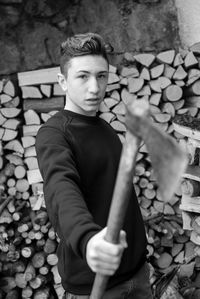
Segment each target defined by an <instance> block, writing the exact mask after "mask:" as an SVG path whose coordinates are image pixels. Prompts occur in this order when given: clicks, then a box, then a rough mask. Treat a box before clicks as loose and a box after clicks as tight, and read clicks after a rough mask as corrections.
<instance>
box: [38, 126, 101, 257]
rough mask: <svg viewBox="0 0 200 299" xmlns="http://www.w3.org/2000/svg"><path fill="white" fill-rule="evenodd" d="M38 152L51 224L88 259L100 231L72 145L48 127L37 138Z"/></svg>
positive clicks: (60, 132)
mask: <svg viewBox="0 0 200 299" xmlns="http://www.w3.org/2000/svg"><path fill="white" fill-rule="evenodd" d="M36 152H37V158H38V164H39V169H40V172H41V175H42V177H43V180H44V197H45V203H46V208H47V211H48V215H49V218H50V221H51V222H52V225H53V227H54V228H55V230H56V232H57V233H58V236H59V238H60V239H62V240H64V242H65V243H66V244H67V245H68V246H71V248H72V249H73V251H74V252H75V253H76V254H77V255H79V256H80V257H82V258H84V259H85V249H86V244H87V241H88V240H89V238H90V237H92V236H93V235H94V234H96V233H97V232H98V231H100V230H101V227H100V226H99V225H97V224H95V223H94V220H93V217H92V215H91V214H90V213H89V211H88V208H87V205H86V202H85V200H84V196H83V194H82V191H81V178H80V176H79V173H78V170H77V165H76V160H75V155H74V153H73V150H72V146H71V144H70V141H69V140H67V138H66V136H65V135H64V132H62V131H61V130H60V129H58V128H55V127H50V126H47V125H46V126H43V127H42V128H41V129H40V130H39V132H38V134H37V137H36Z"/></svg>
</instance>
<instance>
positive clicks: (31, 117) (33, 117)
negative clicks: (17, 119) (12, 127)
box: [24, 109, 41, 125]
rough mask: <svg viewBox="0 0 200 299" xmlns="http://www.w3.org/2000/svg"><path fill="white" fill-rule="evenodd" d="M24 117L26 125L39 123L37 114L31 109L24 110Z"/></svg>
mask: <svg viewBox="0 0 200 299" xmlns="http://www.w3.org/2000/svg"><path fill="white" fill-rule="evenodd" d="M24 119H25V124H26V125H40V124H41V120H40V117H39V115H38V114H37V113H36V112H35V111H34V110H32V109H29V110H27V111H25V112H24Z"/></svg>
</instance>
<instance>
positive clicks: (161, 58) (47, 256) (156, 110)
mask: <svg viewBox="0 0 200 299" xmlns="http://www.w3.org/2000/svg"><path fill="white" fill-rule="evenodd" d="M199 57H200V44H197V45H194V46H193V47H191V49H190V50H189V51H182V52H181V53H176V52H175V50H168V51H164V52H162V53H159V54H157V55H155V54H149V53H143V54H137V55H133V54H131V53H125V55H124V60H123V63H122V64H121V65H120V66H118V67H117V68H116V67H114V66H111V65H110V73H109V82H108V83H109V84H108V87H107V90H106V96H105V98H104V101H103V102H102V103H101V105H100V109H99V116H100V117H101V118H103V119H104V120H106V121H107V122H108V123H110V125H111V126H112V127H113V128H114V129H115V130H116V132H117V134H118V135H119V137H120V139H121V141H122V142H124V139H125V133H126V126H125V123H124V118H125V106H126V105H127V104H129V103H131V102H132V101H138V100H140V99H144V100H146V101H147V102H148V103H149V106H150V112H151V119H152V121H153V122H154V124H155V125H156V126H158V127H159V128H160V129H161V130H164V131H166V132H167V133H169V134H171V135H172V136H173V137H174V138H175V139H176V140H177V142H179V143H180V144H182V143H183V140H184V138H185V136H184V135H182V134H181V133H178V132H177V130H174V124H173V119H174V117H175V116H177V115H178V116H181V115H189V116H191V117H195V118H199V107H200V106H199V104H198V98H199V97H200V90H199V89H200V70H199V59H200V58H199ZM58 72H59V68H58V67H55V68H51V69H43V70H37V71H31V72H24V73H19V74H18V82H17V83H18V84H17V85H18V86H17V88H16V86H15V84H13V82H12V81H11V80H9V79H5V80H2V81H0V100H1V107H0V124H1V128H0V140H1V143H0V192H1V198H0V272H1V274H2V275H1V278H0V298H10V297H11V296H12V297H13V298H51V296H52V298H56V296H58V297H59V298H61V296H62V293H63V289H62V287H61V286H60V277H59V274H58V272H57V256H56V248H57V244H58V242H59V240H58V238H57V235H56V234H55V232H54V230H53V228H52V226H51V224H50V222H49V219H48V216H47V213H46V209H45V204H44V198H43V184H42V178H41V175H40V172H39V169H38V164H37V157H36V152H35V136H36V134H37V131H38V129H39V128H40V126H41V125H42V124H43V123H44V122H46V121H47V120H48V119H49V118H50V117H51V116H52V115H53V114H54V113H56V112H57V111H58V110H60V109H63V107H64V94H63V91H62V90H61V89H60V87H59V85H58V84H57V78H56V77H57V73H58ZM133 183H134V185H135V189H136V193H137V195H138V200H139V203H140V208H141V211H142V215H143V218H144V221H145V226H146V231H147V236H148V252H149V255H148V256H149V262H150V264H151V266H152V273H151V274H152V275H151V282H152V283H153V282H154V281H155V279H156V278H157V277H158V276H159V275H161V274H166V273H167V272H168V271H169V270H170V269H173V268H174V267H176V266H177V265H180V270H179V277H183V278H185V277H187V278H188V279H190V280H192V285H193V286H195V292H199V291H198V286H200V283H199V281H200V253H199V246H198V245H197V244H195V243H194V242H193V241H192V239H191V230H187V229H186V230H185V229H183V228H184V227H183V218H182V210H181V209H180V203H181V198H182V191H183V190H182V185H181V184H180V186H179V188H178V190H176V193H175V195H174V196H173V198H172V199H171V201H170V202H169V203H163V201H162V199H161V197H160V195H159V192H158V190H157V183H156V179H155V176H154V173H153V169H152V166H151V160H150V157H149V155H148V149H147V148H146V145H145V144H144V143H141V145H140V148H139V152H138V155H137V165H136V169H135V175H134V178H133Z"/></svg>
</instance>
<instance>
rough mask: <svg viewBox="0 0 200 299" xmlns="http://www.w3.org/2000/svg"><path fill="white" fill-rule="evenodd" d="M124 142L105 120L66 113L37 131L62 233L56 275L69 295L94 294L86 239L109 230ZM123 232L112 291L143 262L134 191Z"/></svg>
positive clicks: (50, 208)
mask: <svg viewBox="0 0 200 299" xmlns="http://www.w3.org/2000/svg"><path fill="white" fill-rule="evenodd" d="M121 149H122V146H121V142H120V140H119V138H118V136H117V134H116V132H115V131H114V129H113V128H112V127H111V126H110V125H109V124H107V123H106V122H105V121H104V120H102V119H101V118H99V117H97V116H94V117H91V116H84V115H80V114H77V113H74V112H72V111H68V110H63V111H60V112H58V113H56V114H55V115H54V116H52V117H51V118H50V119H49V120H48V121H47V122H46V123H45V124H44V125H43V126H42V127H41V128H40V130H39V132H38V134H37V138H36V151H37V158H38V163H39V168H40V171H41V174H42V177H43V180H44V196H45V202H46V208H47V212H48V215H49V218H50V221H51V223H52V225H53V227H54V229H55V231H56V232H57V233H58V236H59V238H60V242H59V245H58V250H57V255H58V260H59V261H58V270H59V273H60V276H61V279H62V285H63V287H64V288H65V290H66V291H68V292H70V293H74V294H79V295H87V294H90V291H91V288H92V284H93V280H94V276H95V274H94V273H93V272H92V271H91V270H90V268H89V266H88V265H87V262H86V257H85V249H86V245H87V242H88V240H89V239H90V238H91V237H92V236H93V235H94V234H96V233H97V232H99V231H100V230H101V229H102V228H104V227H105V226H106V223H107V218H108V213H109V208H110V203H111V199H112V193H113V188H114V184H115V178H116V174H117V169H118V164H119V159H120V154H121ZM123 229H124V230H125V231H126V233H127V242H128V248H127V249H125V251H124V254H123V257H122V261H121V264H120V267H119V268H118V270H117V271H116V273H115V275H114V276H113V277H111V278H110V280H109V283H108V287H112V286H114V285H116V284H118V283H121V282H123V281H125V280H127V279H129V278H130V277H131V276H133V274H134V273H135V272H136V271H137V270H138V269H139V268H140V266H141V265H142V264H143V263H144V261H145V255H146V235H145V229H144V224H143V220H142V216H141V213H140V209H139V206H138V201H137V198H136V195H135V192H134V189H133V190H132V194H131V198H130V201H129V206H128V209H127V214H126V219H125V223H124V227H123Z"/></svg>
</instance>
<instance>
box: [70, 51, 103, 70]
mask: <svg viewBox="0 0 200 299" xmlns="http://www.w3.org/2000/svg"><path fill="white" fill-rule="evenodd" d="M69 68H71V69H72V70H73V71H75V72H80V71H94V70H96V71H99V72H103V71H105V72H107V71H108V62H107V61H106V59H105V58H104V57H102V56H100V55H84V56H78V57H73V58H72V59H71V60H70V64H69Z"/></svg>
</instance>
